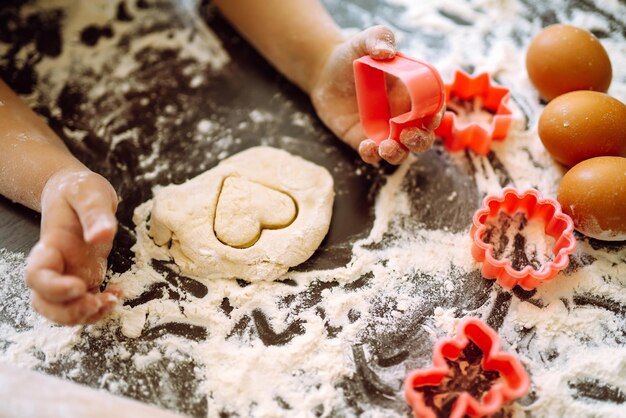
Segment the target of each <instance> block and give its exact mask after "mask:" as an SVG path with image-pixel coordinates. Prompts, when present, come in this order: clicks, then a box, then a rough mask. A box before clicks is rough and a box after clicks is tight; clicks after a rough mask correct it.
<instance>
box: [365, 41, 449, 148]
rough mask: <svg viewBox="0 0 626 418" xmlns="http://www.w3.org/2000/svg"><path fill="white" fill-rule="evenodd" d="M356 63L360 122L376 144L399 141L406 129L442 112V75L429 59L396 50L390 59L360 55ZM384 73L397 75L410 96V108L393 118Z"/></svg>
mask: <svg viewBox="0 0 626 418" xmlns="http://www.w3.org/2000/svg"><path fill="white" fill-rule="evenodd" d="M353 65H354V81H355V84H356V97H357V102H358V105H359V116H360V118H361V125H362V126H363V130H364V131H365V135H367V137H368V138H370V139H373V140H374V142H376V144H380V143H381V142H382V141H384V140H385V139H393V140H395V141H399V140H400V133H401V132H402V130H403V129H405V128H411V127H417V128H419V129H422V119H423V118H424V117H425V116H430V115H434V114H436V113H437V112H439V111H440V110H441V108H442V107H443V105H444V103H445V93H444V91H445V90H444V84H443V81H442V79H441V76H440V75H439V73H438V72H437V70H436V69H435V67H433V66H432V65H430V64H428V63H426V62H423V61H419V60H416V59H414V58H409V57H407V56H405V55H403V54H401V53H397V54H396V56H395V57H394V58H392V59H390V60H375V59H373V58H371V57H369V56H365V57H361V58H359V59H357V60H355V61H354V64H353ZM385 73H387V74H390V75H393V76H395V77H397V78H398V79H399V80H400V81H401V82H402V83H403V84H404V85H405V87H406V88H407V90H408V93H409V96H410V98H411V110H410V111H409V112H407V113H403V114H401V115H398V116H396V117H394V118H392V117H391V113H390V109H389V97H388V96H387V85H386V82H385Z"/></svg>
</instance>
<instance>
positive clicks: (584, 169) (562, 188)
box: [557, 157, 626, 241]
mask: <svg viewBox="0 0 626 418" xmlns="http://www.w3.org/2000/svg"><path fill="white" fill-rule="evenodd" d="M557 199H558V201H559V203H561V206H562V207H563V212H565V213H566V214H568V215H569V216H571V217H572V219H573V220H574V225H575V227H576V229H577V230H578V231H579V232H582V233H583V234H585V235H587V236H589V237H592V238H596V239H600V240H604V241H623V240H626V158H622V157H596V158H592V159H590V160H586V161H583V162H582V163H580V164H578V165H576V166H575V167H573V168H572V169H571V170H570V171H568V172H567V173H566V174H565V176H563V179H562V180H561V184H560V185H559V194H558V198H557Z"/></svg>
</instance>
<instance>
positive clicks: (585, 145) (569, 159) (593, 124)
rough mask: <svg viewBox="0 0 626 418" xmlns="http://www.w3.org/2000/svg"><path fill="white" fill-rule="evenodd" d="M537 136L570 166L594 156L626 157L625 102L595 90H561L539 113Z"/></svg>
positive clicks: (550, 150)
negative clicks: (569, 91)
mask: <svg viewBox="0 0 626 418" xmlns="http://www.w3.org/2000/svg"><path fill="white" fill-rule="evenodd" d="M539 137H540V138H541V142H543V145H544V146H545V147H546V149H547V150H548V151H549V152H550V154H552V156H553V157H554V159H555V160H557V161H558V162H560V163H561V164H565V165H566V166H569V167H571V166H573V165H575V164H578V163H579V162H581V161H583V160H586V159H588V158H593V157H600V156H608V155H614V156H620V157H626V105H624V103H622V102H620V101H619V100H617V99H614V98H613V97H611V96H609V95H607V94H604V93H598V92H595V91H574V92H571V93H567V94H564V95H562V96H559V97H557V98H556V99H554V100H552V101H551V102H550V103H548V105H547V106H546V108H545V109H544V111H543V113H542V114H541V117H540V118H539Z"/></svg>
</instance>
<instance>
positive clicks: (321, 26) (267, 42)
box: [215, 0, 343, 93]
mask: <svg viewBox="0 0 626 418" xmlns="http://www.w3.org/2000/svg"><path fill="white" fill-rule="evenodd" d="M215 4H216V5H217V7H218V8H219V9H220V11H221V12H222V13H223V14H224V16H225V17H226V18H227V19H228V20H229V21H230V22H231V23H232V24H233V25H234V26H235V27H236V28H237V30H239V31H240V32H241V33H242V34H243V35H244V36H245V37H246V39H247V40H248V41H249V42H250V43H252V44H253V45H254V47H255V48H256V49H257V50H259V52H261V53H262V54H263V56H264V57H265V58H266V59H267V60H269V61H270V62H271V63H272V64H273V65H274V66H275V67H276V68H277V69H278V70H279V71H280V72H281V73H283V74H284V75H285V76H286V77H287V78H289V79H290V80H291V81H292V82H294V83H295V84H297V85H298V86H299V87H300V88H302V89H303V90H304V91H306V92H307V93H309V92H310V91H311V89H312V88H313V86H314V85H315V81H316V80H317V78H318V75H319V73H320V71H321V69H322V67H323V66H324V63H325V62H326V59H327V58H328V55H329V54H330V52H331V50H332V49H333V48H334V47H335V46H336V45H337V44H338V43H340V42H342V41H343V37H342V35H341V32H340V30H339V27H338V26H337V25H336V24H335V22H334V21H333V19H332V18H331V17H330V15H329V14H328V12H327V11H326V9H324V7H323V6H322V5H321V4H320V2H319V1H318V0H297V1H294V0H263V1H259V0H216V1H215Z"/></svg>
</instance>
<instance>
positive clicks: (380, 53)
mask: <svg viewBox="0 0 626 418" xmlns="http://www.w3.org/2000/svg"><path fill="white" fill-rule="evenodd" d="M353 42H354V44H353V48H354V51H355V53H356V54H357V55H358V56H359V57H362V56H364V55H369V56H371V57H372V58H374V59H379V60H384V59H391V58H393V57H394V56H395V55H396V38H395V36H394V34H393V31H392V30H391V29H389V28H388V27H386V26H374V27H371V28H369V29H366V30H364V31H363V32H360V33H358V34H357V35H355V36H354V38H353Z"/></svg>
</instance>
